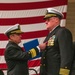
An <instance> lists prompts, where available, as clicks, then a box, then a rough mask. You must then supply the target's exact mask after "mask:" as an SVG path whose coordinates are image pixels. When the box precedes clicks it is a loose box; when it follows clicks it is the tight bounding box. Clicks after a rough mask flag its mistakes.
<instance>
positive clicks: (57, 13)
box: [44, 8, 64, 19]
mask: <svg viewBox="0 0 75 75" xmlns="http://www.w3.org/2000/svg"><path fill="white" fill-rule="evenodd" d="M50 17H59V18H60V19H62V18H63V17H64V16H63V14H62V12H60V11H59V10H57V9H54V8H47V10H46V14H45V16H44V19H47V18H50Z"/></svg>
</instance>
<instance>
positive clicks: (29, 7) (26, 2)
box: [0, 0, 68, 75]
mask: <svg viewBox="0 0 75 75" xmlns="http://www.w3.org/2000/svg"><path fill="white" fill-rule="evenodd" d="M67 1H68V0H0V69H7V65H6V62H5V59H4V50H5V47H6V44H7V42H8V38H7V37H6V36H5V35H4V32H5V31H6V29H7V28H8V27H10V26H12V25H14V24H17V23H19V24H20V25H21V29H22V31H24V32H25V34H23V37H22V42H21V43H20V46H21V47H23V43H24V42H27V41H30V40H33V39H35V38H37V39H38V40H39V43H42V42H43V40H44V38H45V37H46V35H47V34H48V31H47V30H46V26H45V23H44V20H43V17H44V14H45V11H46V8H49V7H52V8H56V9H58V10H60V11H61V12H62V13H63V15H64V18H63V19H62V21H61V26H65V22H66V13H67ZM40 58H41V57H38V58H36V59H34V60H30V61H29V63H28V66H29V68H32V69H35V70H36V71H37V73H38V74H39V69H40ZM3 72H4V74H5V75H7V70H3ZM33 74H36V73H35V72H34V71H30V75H33Z"/></svg>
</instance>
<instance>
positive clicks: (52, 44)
mask: <svg viewBox="0 0 75 75" xmlns="http://www.w3.org/2000/svg"><path fill="white" fill-rule="evenodd" d="M54 39H55V35H53V36H52V37H50V39H49V40H48V44H47V46H54Z"/></svg>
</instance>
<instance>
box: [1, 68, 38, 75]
mask: <svg viewBox="0 0 75 75" xmlns="http://www.w3.org/2000/svg"><path fill="white" fill-rule="evenodd" d="M3 70H7V69H0V75H4V72H3ZM31 70H32V71H34V72H35V74H36V75H38V73H37V71H36V70H35V69H29V71H31Z"/></svg>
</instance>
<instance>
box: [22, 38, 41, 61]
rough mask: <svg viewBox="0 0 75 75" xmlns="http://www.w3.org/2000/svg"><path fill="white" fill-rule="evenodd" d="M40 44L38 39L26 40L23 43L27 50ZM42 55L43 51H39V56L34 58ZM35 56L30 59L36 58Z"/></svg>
mask: <svg viewBox="0 0 75 75" xmlns="http://www.w3.org/2000/svg"><path fill="white" fill-rule="evenodd" d="M38 45H39V42H38V39H34V40H31V41H28V42H26V43H24V44H23V46H24V50H25V51H26V52H28V51H29V50H30V49H32V48H35V47H36V46H38ZM40 55H41V53H39V55H37V56H36V57H34V58H38V57H40ZM34 58H30V60H32V59H34Z"/></svg>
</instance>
